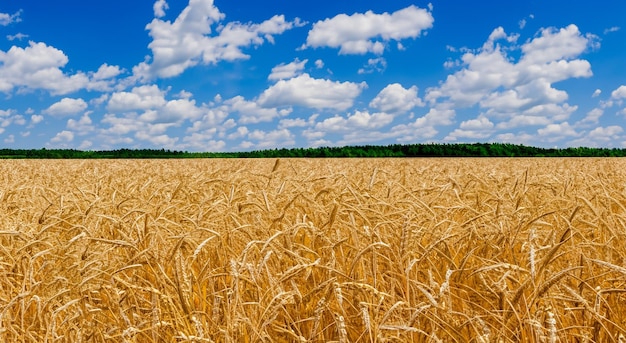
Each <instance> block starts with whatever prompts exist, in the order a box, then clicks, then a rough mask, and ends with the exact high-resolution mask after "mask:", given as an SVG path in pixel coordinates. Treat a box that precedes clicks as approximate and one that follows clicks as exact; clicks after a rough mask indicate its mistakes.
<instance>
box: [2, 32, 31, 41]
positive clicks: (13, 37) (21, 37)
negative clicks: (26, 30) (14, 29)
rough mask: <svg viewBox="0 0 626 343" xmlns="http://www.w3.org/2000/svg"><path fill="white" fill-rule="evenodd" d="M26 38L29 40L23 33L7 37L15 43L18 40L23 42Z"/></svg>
mask: <svg viewBox="0 0 626 343" xmlns="http://www.w3.org/2000/svg"><path fill="white" fill-rule="evenodd" d="M25 38H28V35H27V34H23V33H21V32H18V33H16V34H14V35H7V39H8V40H10V41H14V40H16V39H17V40H22V39H25Z"/></svg>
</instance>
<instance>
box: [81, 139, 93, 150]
mask: <svg viewBox="0 0 626 343" xmlns="http://www.w3.org/2000/svg"><path fill="white" fill-rule="evenodd" d="M92 145H93V142H92V141H90V140H84V141H83V142H82V143H80V145H79V146H78V150H87V149H89V148H91V146H92Z"/></svg>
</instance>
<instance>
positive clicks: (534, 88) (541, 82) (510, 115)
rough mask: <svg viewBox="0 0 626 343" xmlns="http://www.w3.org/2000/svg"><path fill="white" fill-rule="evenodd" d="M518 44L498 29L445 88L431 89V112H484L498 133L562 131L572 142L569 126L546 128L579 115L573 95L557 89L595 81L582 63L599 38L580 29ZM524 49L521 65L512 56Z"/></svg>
mask: <svg viewBox="0 0 626 343" xmlns="http://www.w3.org/2000/svg"><path fill="white" fill-rule="evenodd" d="M517 38H518V36H517V35H507V34H506V32H505V31H504V30H503V29H502V28H496V29H495V30H494V31H493V32H492V33H491V35H490V36H489V38H488V39H487V41H486V42H485V44H483V46H482V47H481V48H480V49H478V50H476V51H466V52H465V53H464V54H463V56H462V58H461V61H460V67H461V69H460V70H459V71H457V72H455V73H453V74H451V75H449V76H448V77H447V79H446V80H445V81H444V82H443V83H442V84H441V85H440V86H438V87H433V88H430V89H428V90H427V94H426V96H425V99H426V100H427V101H428V102H429V103H430V105H431V106H433V105H436V104H443V103H448V104H449V106H453V107H454V108H469V107H473V106H478V107H479V108H480V109H482V111H483V112H482V113H483V114H484V116H485V117H487V118H488V119H490V122H491V121H492V120H493V121H494V122H493V124H495V129H498V130H502V129H510V128H514V127H519V126H525V125H541V126H544V128H543V129H542V131H541V133H540V134H548V133H550V132H553V130H556V129H559V130H560V131H559V134H560V137H565V136H571V135H572V131H568V130H566V129H567V128H568V127H565V126H564V124H555V125H557V126H546V125H550V124H553V123H555V122H559V121H564V120H567V119H568V117H569V116H570V114H571V113H573V112H574V111H575V110H576V109H577V107H576V106H571V105H569V104H568V103H567V102H566V101H567V100H568V98H569V95H568V93H567V92H565V91H563V90H559V89H556V88H554V87H553V84H554V83H556V82H559V81H563V80H567V79H571V78H583V77H590V76H591V75H592V72H591V64H590V63H589V62H588V61H586V60H582V59H578V57H579V56H580V55H581V54H582V53H583V52H584V51H585V50H586V49H588V48H589V47H590V46H593V45H594V44H595V39H596V38H595V37H594V36H591V35H584V34H582V33H581V32H580V31H579V30H578V28H577V27H576V26H575V25H569V26H567V27H565V28H562V29H555V28H547V29H543V30H541V31H540V32H539V33H538V35H537V36H536V37H535V38H533V39H531V40H529V41H527V42H525V43H523V44H522V45H521V46H519V47H518V46H516V45H515V42H516V41H517ZM518 48H519V50H520V51H521V55H520V57H519V58H518V59H517V60H515V59H514V58H512V57H511V56H509V54H508V51H510V50H512V49H518ZM483 133H485V131H483ZM555 133H556V132H555ZM457 134H461V135H462V134H468V133H467V132H464V131H459V132H457ZM459 137H460V136H459ZM473 138H480V137H479V136H475V137H473Z"/></svg>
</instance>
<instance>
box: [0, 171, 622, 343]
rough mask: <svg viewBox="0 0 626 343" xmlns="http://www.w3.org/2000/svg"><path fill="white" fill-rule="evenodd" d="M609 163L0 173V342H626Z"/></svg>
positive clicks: (616, 196)
mask: <svg viewBox="0 0 626 343" xmlns="http://www.w3.org/2000/svg"><path fill="white" fill-rule="evenodd" d="M625 263H626V161H623V160H619V159H593V160H592V159H369V160H359V159H344V160H341V159H333V160H324V159H318V160H306V159H304V160H293V159H283V160H267V159H266V160H184V161H183V160H165V161H164V160H150V161H146V160H125V161H113V160H112V161H101V160H100V161H81V160H74V161H61V160H55V161H50V160H48V161H45V160H38V161H26V160H15V161H2V163H1V164H0V340H2V341H5V342H81V341H82V342H87V341H89V342H104V341H110V342H152V341H154V342H264V341H285V342H294V341H295V342H298V341H300V342H309V341H312V342H325V341H339V342H356V341H358V342H374V341H376V342H392V341H398V342H399V341H413V342H509V341H513V342H517V341H528V342H576V341H577V342H625V341H626V287H625V286H626V266H625Z"/></svg>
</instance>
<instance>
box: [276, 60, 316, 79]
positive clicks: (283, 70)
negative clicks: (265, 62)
mask: <svg viewBox="0 0 626 343" xmlns="http://www.w3.org/2000/svg"><path fill="white" fill-rule="evenodd" d="M308 61H309V60H304V61H300V60H299V59H297V58H296V59H295V60H294V61H293V62H291V63H287V64H284V63H281V64H279V65H277V66H276V67H274V68H272V73H271V74H270V75H269V76H268V77H267V79H268V80H272V81H275V80H284V79H290V78H292V77H294V76H297V75H299V74H300V73H301V72H302V70H303V69H304V66H305V65H306V63H307V62H308Z"/></svg>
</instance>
